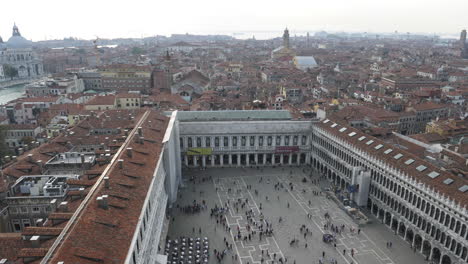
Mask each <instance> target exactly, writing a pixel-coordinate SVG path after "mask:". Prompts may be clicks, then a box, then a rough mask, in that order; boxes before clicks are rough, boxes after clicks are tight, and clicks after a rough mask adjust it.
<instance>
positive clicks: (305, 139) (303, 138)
mask: <svg viewBox="0 0 468 264" xmlns="http://www.w3.org/2000/svg"><path fill="white" fill-rule="evenodd" d="M306 143H307V136H302V145H305V144H306Z"/></svg>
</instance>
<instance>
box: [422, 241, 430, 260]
mask: <svg viewBox="0 0 468 264" xmlns="http://www.w3.org/2000/svg"><path fill="white" fill-rule="evenodd" d="M422 254H423V255H424V256H425V257H426V259H428V258H429V255H430V254H431V243H430V242H429V241H427V240H425V241H424V243H423V249H422Z"/></svg>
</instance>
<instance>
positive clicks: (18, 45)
mask: <svg viewBox="0 0 468 264" xmlns="http://www.w3.org/2000/svg"><path fill="white" fill-rule="evenodd" d="M6 46H7V48H10V49H24V48H31V47H32V41H30V40H27V39H25V38H23V37H22V36H21V34H20V32H19V29H18V27H17V26H16V24H14V25H13V34H12V36H11V38H9V39H8V41H7V42H6Z"/></svg>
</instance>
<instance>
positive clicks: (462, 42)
mask: <svg viewBox="0 0 468 264" xmlns="http://www.w3.org/2000/svg"><path fill="white" fill-rule="evenodd" d="M460 46H461V47H462V48H465V46H466V29H464V30H462V32H461V34H460Z"/></svg>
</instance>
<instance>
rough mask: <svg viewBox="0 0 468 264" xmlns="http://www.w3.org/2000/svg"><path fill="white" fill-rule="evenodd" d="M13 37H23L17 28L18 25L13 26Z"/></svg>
mask: <svg viewBox="0 0 468 264" xmlns="http://www.w3.org/2000/svg"><path fill="white" fill-rule="evenodd" d="M13 36H19V37H20V36H21V34H20V32H19V29H18V27H17V26H16V23H15V24H14V25H13Z"/></svg>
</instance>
